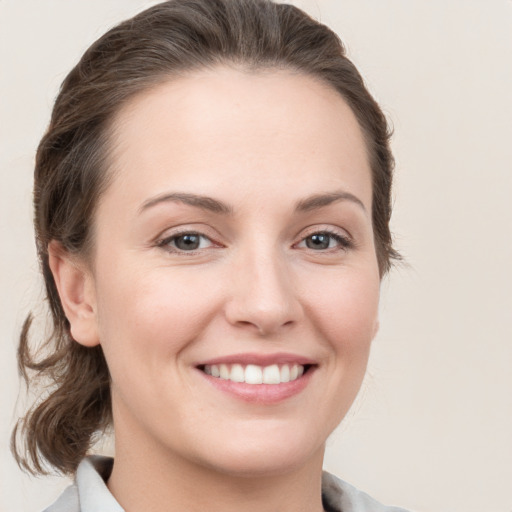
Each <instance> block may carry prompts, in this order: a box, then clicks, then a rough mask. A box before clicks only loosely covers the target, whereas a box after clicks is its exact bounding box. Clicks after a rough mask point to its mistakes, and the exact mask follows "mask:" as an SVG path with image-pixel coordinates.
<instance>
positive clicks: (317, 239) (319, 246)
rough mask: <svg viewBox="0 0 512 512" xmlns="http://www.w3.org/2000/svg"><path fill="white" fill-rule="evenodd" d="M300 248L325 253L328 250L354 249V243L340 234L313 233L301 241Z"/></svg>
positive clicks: (328, 232)
mask: <svg viewBox="0 0 512 512" xmlns="http://www.w3.org/2000/svg"><path fill="white" fill-rule="evenodd" d="M298 247H306V248H308V249H312V250H314V251H325V250H328V249H335V248H336V247H338V248H341V249H349V248H350V247H352V242H351V241H350V239H349V238H348V237H345V236H342V235H340V234H339V233H332V232H330V231H319V232H317V233H312V234H311V235H308V236H307V237H306V238H304V239H303V240H301V242H300V243H299V244H298Z"/></svg>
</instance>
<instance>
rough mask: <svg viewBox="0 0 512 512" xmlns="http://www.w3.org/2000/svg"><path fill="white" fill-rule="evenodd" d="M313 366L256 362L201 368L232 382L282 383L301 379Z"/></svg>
mask: <svg viewBox="0 0 512 512" xmlns="http://www.w3.org/2000/svg"><path fill="white" fill-rule="evenodd" d="M312 366H313V365H310V364H306V365H302V364H271V365H268V366H259V365H255V364H247V365H242V364H211V365H210V364H205V365H201V366H199V369H200V370H202V371H203V372H204V373H206V374H207V375H210V376H212V377H215V378H218V379H220V380H226V381H231V382H239V383H242V382H243V383H245V384H282V383H285V382H293V381H295V380H297V379H299V378H300V377H302V375H304V373H306V372H307V371H308V370H309V369H310V368H311V367H312Z"/></svg>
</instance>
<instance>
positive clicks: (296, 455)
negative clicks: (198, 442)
mask: <svg viewBox="0 0 512 512" xmlns="http://www.w3.org/2000/svg"><path fill="white" fill-rule="evenodd" d="M312 437H313V438H314V437H315V436H311V435H310V436H307V435H305V433H302V434H301V433H300V432H297V431H295V432H282V433H279V434H277V435H276V433H273V434H271V433H266V434H265V433H264V432H262V433H260V435H247V434H243V433H242V434H241V435H240V436H231V438H230V439H229V440H227V441H225V442H222V443H219V444H217V445H216V446H217V447H218V449H210V453H209V457H208V459H209V461H208V462H207V465H208V466H210V468H211V469H213V468H215V469H216V470H217V471H218V472H220V473H224V474H229V475H231V476H237V477H244V478H245V477H247V478H248V477H252V478H255V477H266V476H275V475H280V474H286V473H289V472H293V471H296V470H298V469H300V468H301V467H303V466H305V465H307V464H310V463H311V461H312V460H315V459H316V460H318V461H319V464H320V465H321V463H322V459H323V453H324V447H325V441H324V442H322V441H318V442H316V443H313V442H312Z"/></svg>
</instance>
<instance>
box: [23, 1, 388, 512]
mask: <svg viewBox="0 0 512 512" xmlns="http://www.w3.org/2000/svg"><path fill="white" fill-rule="evenodd" d="M388 142H389V133H388V129H387V125H386V121H385V118H384V116H383V115H382V112H381V111H380V109H379V107H378V105H377V104H376V103H375V101H374V100H373V99H372V97H371V96H370V94H369V93H368V91H367V90H366V89H365V86H364V84H363V82H362V79H361V77H360V75H359V74H358V72H357V70H356V69H355V67H354V66H353V64H352V63H351V62H350V61H349V60H348V59H347V57H346V56H345V54H344V49H343V46H342V45H341V43H340V41H339V40H338V38H337V37H336V36H335V34H334V33H332V32H331V31H330V30H329V29H328V28H326V27H325V26H323V25H321V24H319V23H317V22H315V21H313V20H312V19H310V18H309V17H308V16H307V15H306V14H304V13H303V12H301V11H300V10H298V9H297V8H294V7H291V6H287V5H279V4H274V3H271V2H267V1H260V0H236V1H234V0H215V1H211V0H185V1H179V2H178V1H170V2H165V3H162V4H159V5H157V6H155V7H152V8H150V9H148V10H147V11H145V12H143V13H141V14H139V15H138V16H136V17H135V18H133V19H132V20H128V21H127V22H124V23H122V24H121V25H119V26H117V27H115V28H114V29H112V30H111V31H109V32H108V33H107V34H105V35H104V36H103V37H102V38H100V39H99V40H98V41H97V42H96V43H95V44H93V46H91V48H90V49H89V50H88V51H87V52H86V53H85V55H84V56H83V58H82V60H81V61H80V63H79V64H78V65H77V66H76V67H75V68H74V69H73V70H72V71H71V73H70V74H69V75H68V77H67V78H66V80H65V81H64V83H63V85H62V89H61V92H60V94H59V97H58V98H57V100H56V103H55V107H54V111H53V115H52V119H51V123H50V127H49V129H48V131H47V133H46V135H45V136H44V138H43V140H42V141H41V143H40V146H39V149H38V153H37V160H36V171H35V222H36V232H37V243H38V251H39V256H40V259H41V264H42V271H43V275H44V278H45V282H46V287H47V295H48V300H49V303H50V306H51V311H52V319H53V333H52V335H51V337H50V339H49V340H48V342H47V349H48V356H47V357H46V358H45V359H43V360H42V361H41V360H37V361H36V360H34V359H33V358H32V356H31V354H30V351H29V343H28V338H29V330H30V322H31V320H30V318H29V319H28V320H27V322H26V323H25V327H24V329H23V332H22V336H21V342H20V349H19V356H20V362H21V365H22V367H23V368H25V369H27V370H35V371H36V373H37V374H38V376H39V377H41V376H47V377H50V379H51V380H52V381H53V386H52V389H51V392H50V393H49V394H48V396H47V397H45V398H44V400H42V401H41V402H38V403H37V404H36V405H35V406H34V408H33V409H32V410H31V411H30V412H29V413H28V414H27V416H26V417H25V419H24V420H23V421H22V422H21V423H20V424H19V428H18V429H17V431H15V433H14V439H16V437H17V436H18V435H19V436H22V438H23V439H24V441H25V444H24V445H20V444H18V445H16V442H14V450H15V454H16V457H17V460H18V462H19V463H20V464H21V466H22V467H24V468H26V469H29V470H32V471H34V472H39V473H44V472H45V464H47V463H48V464H50V465H51V466H53V467H54V468H56V469H58V470H60V471H62V472H64V473H68V474H75V473H76V483H75V485H73V486H72V487H70V488H69V489H68V490H67V491H66V492H65V493H64V494H63V495H62V496H61V497H60V498H59V499H58V500H57V502H56V503H55V504H54V505H53V506H51V507H50V508H49V509H47V510H49V511H57V510H81V511H83V512H92V511H93V510H126V511H128V512H129V511H131V510H154V511H159V510H169V509H171V510H176V511H179V510H195V509H197V510H199V509H200V510H213V511H215V510H224V511H225V510H237V511H238V510H247V511H249V510H284V511H286V510H290V511H291V510H293V511H297V510H304V511H306V510H307V511H313V512H319V511H321V510H336V511H340V510H342V511H343V512H349V511H356V510H365V511H391V510H398V509H391V508H388V507H384V506H382V505H379V504H378V503H377V502H376V501H374V500H373V499H372V498H370V497H369V496H367V495H365V494H364V493H361V492H359V491H357V490H355V489H354V488H353V487H351V486H350V485H349V484H346V483H344V482H342V481H340V480H337V479H336V478H335V477H333V476H331V475H328V474H325V473H324V474H323V476H322V461H323V454H324V448H325V442H326V439H327V437H328V436H329V435H330V433H331V432H332V431H333V429H334V428H335V427H336V426H337V425H338V424H339V422H340V421H341V420H342V419H343V417H344V416H345V414H346V413H347V411H348V409H349V407H350V406H351V404H352V402H353V400H354V399H355V396H356V394H357V392H358V390H359V387H360V385H361V381H362V378H363V376H364V373H365V369H366V363H367V359H368V354H369V349H370V345H371V341H372V339H373V337H374V336H375V333H376V332H377V329H378V301H379V285H380V279H381V278H382V276H383V275H384V274H385V273H386V272H387V271H388V269H389V267H390V262H391V260H392V259H393V258H396V257H397V254H396V252H395V251H394V249H393V248H392V245H391V235H390V232H389V219H390V215H391V207H390V193H391V192H390V189H391V174H392V156H391V153H390V150H389V145H388ZM110 425H113V428H114V433H115V463H114V461H113V460H112V459H107V458H102V457H86V455H87V452H88V450H89V448H90V446H91V444H92V442H93V440H94V439H95V438H96V437H97V434H98V433H101V432H102V431H104V430H105V429H106V428H108V427H109V426H110ZM198 489H200V492H198Z"/></svg>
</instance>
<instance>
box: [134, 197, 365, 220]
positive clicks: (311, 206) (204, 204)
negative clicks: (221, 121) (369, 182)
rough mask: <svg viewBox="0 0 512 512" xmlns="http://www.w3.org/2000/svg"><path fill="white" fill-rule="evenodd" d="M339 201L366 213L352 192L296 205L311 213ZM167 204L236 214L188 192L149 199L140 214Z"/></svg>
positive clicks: (223, 205) (216, 201)
mask: <svg viewBox="0 0 512 512" xmlns="http://www.w3.org/2000/svg"><path fill="white" fill-rule="evenodd" d="M338 201H350V202H352V203H354V204H356V205H358V206H359V207H360V208H362V209H363V211H364V212H366V208H365V206H364V204H363V202H362V201H361V200H360V199H359V198H358V197H357V196H355V195H354V194H351V193H350V192H344V191H339V192H330V193H326V194H315V195H312V196H310V197H306V198H304V199H301V200H300V201H298V202H297V203H296V204H295V211H297V212H309V211H311V210H317V209H319V208H323V207H325V206H329V205H330V204H333V203H336V202H338ZM167 202H176V203H183V204H186V205H189V206H193V207H195V208H201V209H202V210H207V211H210V212H212V213H217V214H223V215H232V214H233V212H234V209H233V207H232V206H230V205H228V204H226V203H223V202H222V201H219V200H218V199H214V198H213V197H208V196H203V195H199V194H191V193H186V192H172V193H168V194H161V195H158V196H156V197H153V198H151V199H148V200H147V201H145V202H144V203H143V204H142V206H141V208H140V213H142V212H143V211H145V210H147V209H148V208H151V207H152V206H156V205H157V204H160V203H167Z"/></svg>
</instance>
